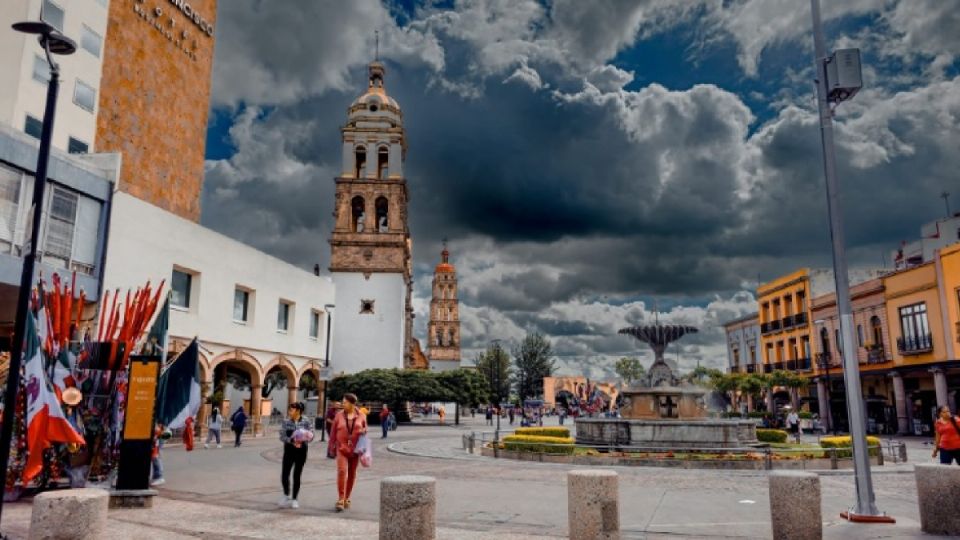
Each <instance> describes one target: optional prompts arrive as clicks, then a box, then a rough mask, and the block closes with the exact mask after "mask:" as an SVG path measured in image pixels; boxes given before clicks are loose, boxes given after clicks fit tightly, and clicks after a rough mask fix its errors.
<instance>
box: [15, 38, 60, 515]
mask: <svg viewBox="0 0 960 540" xmlns="http://www.w3.org/2000/svg"><path fill="white" fill-rule="evenodd" d="M13 29H14V30H16V31H17V32H23V33H25V34H36V35H38V39H39V41H40V46H41V47H43V51H44V53H45V55H46V59H47V65H48V66H49V68H50V81H49V82H48V83H47V102H46V107H45V109H44V111H43V128H42V130H41V131H40V149H39V151H38V153H37V170H36V175H35V176H34V180H33V223H32V224H31V226H30V249H29V250H27V255H26V256H25V257H24V258H23V269H22V271H21V273H20V290H19V292H18V295H17V314H16V319H15V321H14V330H13V343H12V344H11V347H10V366H9V370H8V375H7V388H6V391H5V393H4V396H3V403H4V407H3V425H2V428H0V489H6V485H7V463H8V462H9V459H10V439H11V438H12V436H13V417H14V413H15V412H16V409H17V407H16V402H17V391H18V389H19V387H20V364H21V362H22V360H23V339H24V334H25V333H26V326H27V317H28V316H29V314H28V310H29V307H30V304H29V303H30V290H31V289H32V285H33V273H34V268H35V267H36V262H37V245H38V244H39V241H40V221H41V215H42V209H43V195H44V188H45V187H46V185H47V165H48V164H49V162H50V139H51V138H52V136H53V120H54V116H55V115H56V108H57V94H58V93H59V90H60V67H59V66H57V63H56V62H54V61H53V56H52V55H54V54H61V55H68V54H73V53H74V52H76V50H77V44H76V43H75V42H74V41H73V40H71V39H70V38H68V37H66V36H64V35H63V34H61V33H60V32H59V31H57V29H56V28H54V27H53V26H51V25H50V24H48V23H46V22H44V21H29V22H19V23H16V24H14V25H13ZM2 512H3V498H2V497H0V515H2Z"/></svg>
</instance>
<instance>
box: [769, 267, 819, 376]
mask: <svg viewBox="0 0 960 540" xmlns="http://www.w3.org/2000/svg"><path fill="white" fill-rule="evenodd" d="M832 279H833V278H832V274H831V273H830V272H829V271H826V270H811V269H809V268H801V269H799V270H797V271H795V272H792V273H790V274H787V275H785V276H782V277H779V278H777V279H775V280H773V281H770V282H768V283H764V284H762V285H760V286H759V287H757V303H758V305H759V320H760V351H761V353H760V354H761V361H762V362H763V366H764V368H763V371H764V372H765V373H770V372H772V371H774V370H777V369H787V370H791V371H804V372H809V371H811V369H812V367H813V366H812V362H811V361H810V359H811V351H810V336H811V335H812V328H813V326H812V322H811V317H810V298H811V297H813V296H816V295H817V294H819V293H821V292H824V288H825V287H828V286H829V283H830V282H832Z"/></svg>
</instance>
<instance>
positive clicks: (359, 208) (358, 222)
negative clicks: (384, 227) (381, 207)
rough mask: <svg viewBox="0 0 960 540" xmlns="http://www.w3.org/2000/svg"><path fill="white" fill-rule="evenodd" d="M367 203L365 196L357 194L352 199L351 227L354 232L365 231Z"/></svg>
mask: <svg viewBox="0 0 960 540" xmlns="http://www.w3.org/2000/svg"><path fill="white" fill-rule="evenodd" d="M365 207H366V203H365V202H364V200H363V197H361V196H359V195H357V196H356V197H354V198H353V199H352V200H351V201H350V208H351V214H350V228H351V229H352V230H353V232H363V222H364V220H365V219H366V215H367V214H366V208H365Z"/></svg>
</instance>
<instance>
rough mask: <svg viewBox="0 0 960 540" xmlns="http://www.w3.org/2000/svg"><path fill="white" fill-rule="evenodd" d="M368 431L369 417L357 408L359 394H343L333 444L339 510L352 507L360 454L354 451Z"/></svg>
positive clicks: (335, 422) (337, 506)
mask: <svg viewBox="0 0 960 540" xmlns="http://www.w3.org/2000/svg"><path fill="white" fill-rule="evenodd" d="M366 433H367V419H366V418H365V417H364V416H363V415H361V414H360V411H358V410H357V396H356V395H355V394H345V395H344V396H343V410H342V411H340V412H339V413H337V417H336V419H335V420H334V421H333V435H332V437H333V445H334V448H336V453H337V504H336V510H337V512H342V511H343V510H346V509H348V508H350V495H351V493H353V486H354V484H356V482H357V466H358V465H359V464H360V456H359V455H358V454H357V453H356V452H354V450H355V449H356V447H357V441H359V440H360V436H361V435H365V434H366Z"/></svg>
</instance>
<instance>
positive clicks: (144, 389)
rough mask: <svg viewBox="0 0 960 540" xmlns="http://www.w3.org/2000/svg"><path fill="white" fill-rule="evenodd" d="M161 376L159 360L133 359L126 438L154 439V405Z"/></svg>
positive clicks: (131, 362) (124, 429)
mask: <svg viewBox="0 0 960 540" xmlns="http://www.w3.org/2000/svg"><path fill="white" fill-rule="evenodd" d="M159 378H160V363H159V362H151V361H149V360H148V359H147V358H145V357H141V358H138V359H131V361H130V382H129V386H128V390H127V413H126V415H125V419H126V423H125V424H124V426H123V438H124V439H125V440H128V441H136V440H140V441H142V440H145V439H153V407H154V405H155V404H156V401H157V383H158V380H159Z"/></svg>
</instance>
